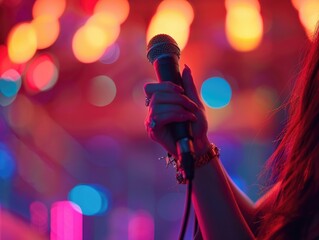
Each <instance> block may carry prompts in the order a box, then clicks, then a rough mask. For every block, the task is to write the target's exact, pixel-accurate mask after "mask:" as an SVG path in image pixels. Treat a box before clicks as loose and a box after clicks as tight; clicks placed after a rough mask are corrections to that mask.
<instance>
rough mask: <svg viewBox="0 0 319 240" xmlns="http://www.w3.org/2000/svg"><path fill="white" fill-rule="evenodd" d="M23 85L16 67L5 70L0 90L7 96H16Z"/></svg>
mask: <svg viewBox="0 0 319 240" xmlns="http://www.w3.org/2000/svg"><path fill="white" fill-rule="evenodd" d="M20 87H21V75H20V73H19V72H18V71H16V70H15V69H9V70H7V71H5V72H4V73H3V74H2V75H1V78H0V92H1V94H2V95H3V96H5V97H8V98H10V97H13V96H15V95H16V94H17V93H18V91H19V89H20Z"/></svg>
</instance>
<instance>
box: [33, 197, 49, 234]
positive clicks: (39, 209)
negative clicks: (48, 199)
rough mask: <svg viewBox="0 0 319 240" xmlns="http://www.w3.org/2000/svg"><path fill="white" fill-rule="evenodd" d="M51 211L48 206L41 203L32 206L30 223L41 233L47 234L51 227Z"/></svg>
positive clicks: (37, 202) (36, 202)
mask: <svg viewBox="0 0 319 240" xmlns="http://www.w3.org/2000/svg"><path fill="white" fill-rule="evenodd" d="M48 217H49V210H48V208H47V206H46V205H45V204H44V203H42V202H39V201H35V202H32V203H31V205H30V221H31V224H32V226H33V227H34V228H35V229H36V230H37V231H38V232H40V233H42V234H45V233H46V232H47V231H48V227H49V219H48Z"/></svg>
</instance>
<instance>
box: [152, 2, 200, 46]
mask: <svg viewBox="0 0 319 240" xmlns="http://www.w3.org/2000/svg"><path fill="white" fill-rule="evenodd" d="M193 17H194V14H193V10H192V6H191V5H190V4H189V3H188V2H187V1H176V2H174V1H163V2H162V3H161V4H160V5H159V7H158V10H157V12H156V14H155V15H154V16H153V18H152V19H151V22H150V24H149V26H148V29H147V34H146V41H147V42H149V41H150V39H151V38H152V37H154V36H155V35H157V34H161V33H165V34H168V35H170V36H171V37H173V38H174V39H175V41H176V42H177V44H178V46H179V48H180V49H181V50H182V49H184V47H185V46H186V44H187V41H188V37H189V31H190V24H191V22H192V20H193Z"/></svg>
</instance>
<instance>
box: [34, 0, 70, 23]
mask: <svg viewBox="0 0 319 240" xmlns="http://www.w3.org/2000/svg"><path fill="white" fill-rule="evenodd" d="M65 8H66V0H54V1H52V0H36V1H35V2H34V5H33V8H32V15H33V18H37V17H39V16H41V15H50V16H51V17H53V18H55V19H58V18H60V17H61V15H62V14H63V12H64V10H65Z"/></svg>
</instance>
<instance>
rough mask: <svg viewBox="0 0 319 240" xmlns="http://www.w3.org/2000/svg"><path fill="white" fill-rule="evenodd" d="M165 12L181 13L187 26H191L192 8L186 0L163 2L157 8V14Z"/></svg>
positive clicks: (165, 0) (167, 0) (166, 0)
mask: <svg viewBox="0 0 319 240" xmlns="http://www.w3.org/2000/svg"><path fill="white" fill-rule="evenodd" d="M167 10H168V11H174V12H179V13H181V14H182V15H183V16H184V17H185V19H186V21H187V22H188V24H191V23H192V21H193V19H194V10H193V7H192V5H191V4H190V3H189V2H188V1H186V0H164V1H162V2H161V3H160V4H159V5H158V7H157V12H162V11H167Z"/></svg>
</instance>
